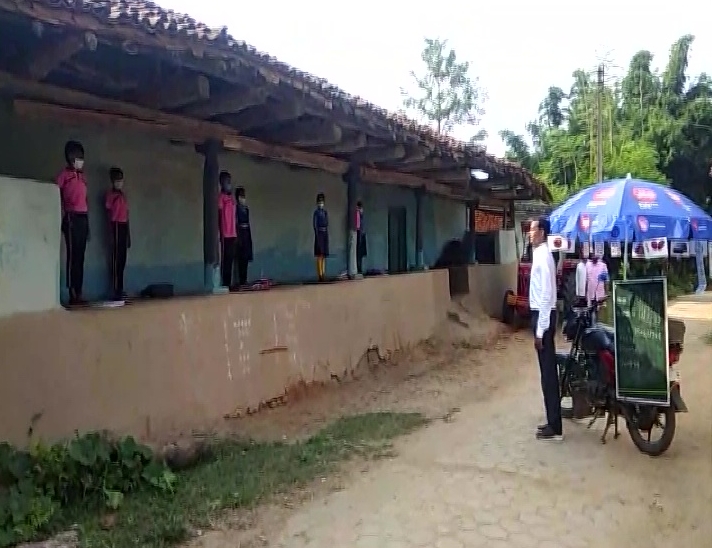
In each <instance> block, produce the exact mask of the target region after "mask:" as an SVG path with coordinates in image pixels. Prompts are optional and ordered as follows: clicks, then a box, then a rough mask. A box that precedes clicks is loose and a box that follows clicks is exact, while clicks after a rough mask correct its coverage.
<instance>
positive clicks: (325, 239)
mask: <svg viewBox="0 0 712 548" xmlns="http://www.w3.org/2000/svg"><path fill="white" fill-rule="evenodd" d="M325 201H326V200H325V198H324V193H323V192H320V193H319V194H317V195H316V209H315V210H314V215H313V217H312V224H313V226H314V257H315V258H316V275H317V278H318V279H319V281H320V282H323V281H324V280H326V258H327V257H328V256H329V214H328V212H327V211H326V207H325Z"/></svg>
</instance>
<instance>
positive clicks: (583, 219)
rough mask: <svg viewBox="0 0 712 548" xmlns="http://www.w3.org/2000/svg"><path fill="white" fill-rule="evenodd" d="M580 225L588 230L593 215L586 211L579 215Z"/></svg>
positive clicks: (582, 228)
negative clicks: (590, 215)
mask: <svg viewBox="0 0 712 548" xmlns="http://www.w3.org/2000/svg"><path fill="white" fill-rule="evenodd" d="M579 226H580V227H581V230H583V231H588V229H589V228H591V217H589V216H588V215H586V214H585V213H584V214H583V215H581V216H580V217H579Z"/></svg>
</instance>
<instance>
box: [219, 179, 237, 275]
mask: <svg viewBox="0 0 712 548" xmlns="http://www.w3.org/2000/svg"><path fill="white" fill-rule="evenodd" d="M219 180H220V196H219V197H218V221H219V225H218V226H219V229H220V272H221V276H222V284H223V285H224V286H225V287H232V269H233V265H234V263H235V252H236V246H237V226H236V222H235V221H236V219H235V215H236V210H237V202H236V201H235V196H233V194H232V177H231V176H230V173H228V172H227V171H222V172H220V177H219Z"/></svg>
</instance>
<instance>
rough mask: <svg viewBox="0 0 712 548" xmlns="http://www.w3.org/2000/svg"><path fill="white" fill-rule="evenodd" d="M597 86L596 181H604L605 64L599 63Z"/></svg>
mask: <svg viewBox="0 0 712 548" xmlns="http://www.w3.org/2000/svg"><path fill="white" fill-rule="evenodd" d="M597 76H598V78H597V86H596V182H597V183H600V182H602V181H603V92H604V91H605V84H604V69H603V65H602V64H601V65H598V71H597Z"/></svg>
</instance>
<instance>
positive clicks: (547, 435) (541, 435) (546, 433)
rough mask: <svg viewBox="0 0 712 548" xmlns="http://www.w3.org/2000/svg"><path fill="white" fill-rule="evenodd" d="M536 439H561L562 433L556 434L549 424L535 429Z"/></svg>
mask: <svg viewBox="0 0 712 548" xmlns="http://www.w3.org/2000/svg"><path fill="white" fill-rule="evenodd" d="M536 439H538V440H544V441H563V439H564V436H563V434H557V433H556V432H554V430H553V429H552V428H551V427H550V426H548V425H547V426H546V427H545V428H542V429H541V430H537V433H536Z"/></svg>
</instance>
